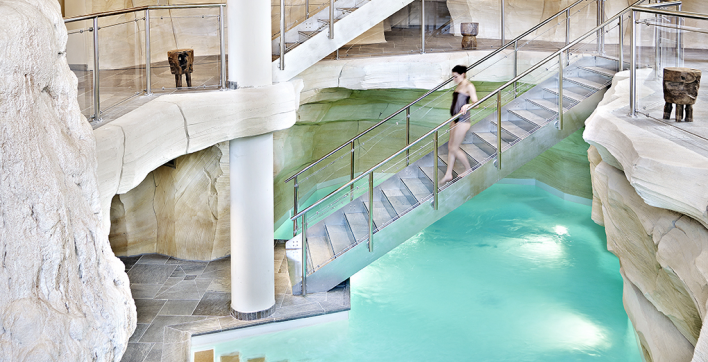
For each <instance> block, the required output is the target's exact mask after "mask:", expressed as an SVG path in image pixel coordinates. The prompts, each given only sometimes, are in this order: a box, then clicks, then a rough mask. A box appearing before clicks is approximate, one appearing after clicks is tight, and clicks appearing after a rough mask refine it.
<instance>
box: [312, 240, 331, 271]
mask: <svg viewBox="0 0 708 362" xmlns="http://www.w3.org/2000/svg"><path fill="white" fill-rule="evenodd" d="M307 250H308V251H309V252H310V260H311V262H312V265H310V267H312V266H313V265H314V266H315V268H316V267H318V266H321V265H323V264H325V263H326V262H327V261H329V260H330V259H332V257H333V256H334V253H333V252H332V246H331V245H330V243H329V241H328V240H327V237H326V236H308V237H307Z"/></svg>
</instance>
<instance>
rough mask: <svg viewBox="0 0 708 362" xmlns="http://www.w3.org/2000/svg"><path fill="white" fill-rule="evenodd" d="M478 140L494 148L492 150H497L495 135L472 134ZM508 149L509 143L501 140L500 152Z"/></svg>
mask: <svg viewBox="0 0 708 362" xmlns="http://www.w3.org/2000/svg"><path fill="white" fill-rule="evenodd" d="M474 134H476V135H477V136H478V137H479V138H481V139H483V140H484V141H485V142H487V143H488V144H489V145H491V146H492V147H494V149H496V148H497V135H496V134H494V133H492V132H474ZM507 147H509V143H507V142H505V141H504V140H502V150H503V149H506V148H507Z"/></svg>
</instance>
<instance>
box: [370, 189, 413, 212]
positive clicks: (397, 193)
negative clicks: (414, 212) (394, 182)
mask: <svg viewBox="0 0 708 362" xmlns="http://www.w3.org/2000/svg"><path fill="white" fill-rule="evenodd" d="M382 191H383V193H384V194H385V195H386V198H387V199H388V201H389V202H391V206H393V209H394V210H396V212H397V213H398V215H403V214H405V213H406V212H408V211H409V210H410V209H411V207H412V206H413V205H414V202H411V200H409V199H408V196H407V195H405V194H404V193H403V192H402V191H401V190H399V189H388V190H382ZM374 212H376V211H374Z"/></svg>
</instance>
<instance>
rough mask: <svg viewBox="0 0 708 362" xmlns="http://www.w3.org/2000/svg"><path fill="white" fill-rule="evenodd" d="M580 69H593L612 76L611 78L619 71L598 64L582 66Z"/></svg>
mask: <svg viewBox="0 0 708 362" xmlns="http://www.w3.org/2000/svg"><path fill="white" fill-rule="evenodd" d="M580 69H585V70H588V71H591V72H594V73H599V74H602V75H604V76H607V77H610V78H611V77H614V76H615V74H616V73H617V71H616V70H612V69H607V68H603V67H598V66H587V67H585V66H583V67H580Z"/></svg>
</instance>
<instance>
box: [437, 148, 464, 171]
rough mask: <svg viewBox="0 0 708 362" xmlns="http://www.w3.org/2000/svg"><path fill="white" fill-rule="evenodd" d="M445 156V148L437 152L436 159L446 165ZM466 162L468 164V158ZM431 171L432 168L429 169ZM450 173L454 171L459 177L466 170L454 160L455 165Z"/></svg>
mask: <svg viewBox="0 0 708 362" xmlns="http://www.w3.org/2000/svg"><path fill="white" fill-rule="evenodd" d="M447 156H448V152H447V147H445V149H444V150H441V151H439V152H438V157H439V158H440V159H441V160H442V161H443V162H445V164H447ZM467 161H468V162H469V158H468V159H467ZM431 170H432V168H431ZM452 171H454V172H455V173H456V174H458V175H461V174H463V173H464V172H465V171H467V170H465V166H463V165H462V163H461V162H460V161H458V160H455V163H454V164H453V165H452ZM443 172H444V171H443Z"/></svg>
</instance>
